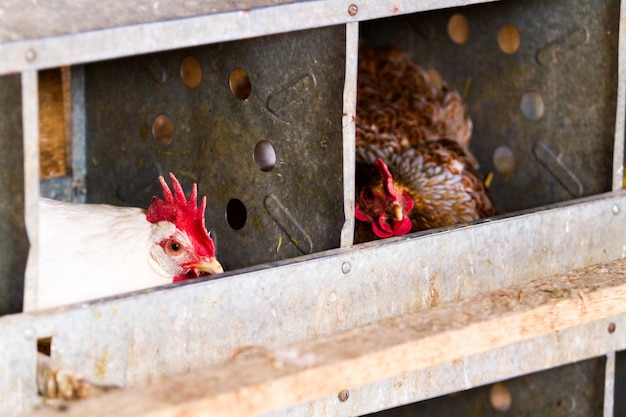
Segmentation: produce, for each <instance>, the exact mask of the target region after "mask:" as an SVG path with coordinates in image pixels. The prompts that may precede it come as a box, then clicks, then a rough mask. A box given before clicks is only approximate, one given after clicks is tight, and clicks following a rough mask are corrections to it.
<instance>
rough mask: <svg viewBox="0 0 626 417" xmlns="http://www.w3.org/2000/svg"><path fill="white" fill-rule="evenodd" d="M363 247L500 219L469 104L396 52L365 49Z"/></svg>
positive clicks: (359, 209)
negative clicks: (478, 158)
mask: <svg viewBox="0 0 626 417" xmlns="http://www.w3.org/2000/svg"><path fill="white" fill-rule="evenodd" d="M359 52H360V58H359V73H358V93H357V114H356V116H357V117H356V147H357V152H356V161H357V165H356V207H355V217H356V219H357V222H356V226H355V242H356V243H359V242H364V241H368V240H373V239H377V238H385V237H390V236H398V235H403V234H406V233H409V232H415V231H419V230H425V229H431V228H436V227H442V226H449V225H452V224H456V223H462V222H467V221H472V220H477V219H480V218H484V217H488V216H492V215H494V214H495V209H494V206H493V204H492V203H491V200H490V199H489V196H488V194H487V191H486V188H485V186H484V184H483V182H482V181H481V180H480V179H479V178H478V176H477V174H476V172H475V170H474V168H475V165H476V163H475V159H474V158H473V156H472V155H471V154H470V153H469V150H468V149H467V147H468V145H469V140H470V137H471V133H472V121H471V119H470V118H469V115H468V113H467V110H466V109H465V106H464V104H463V100H462V98H461V96H460V95H459V94H458V93H457V92H456V91H455V90H453V89H452V88H451V87H449V86H448V85H447V84H445V83H442V85H441V86H438V85H436V84H435V83H433V82H432V81H431V80H430V77H429V75H428V74H427V73H426V72H425V71H423V70H422V69H421V68H420V67H419V66H418V65H416V64H415V63H413V62H411V60H410V58H409V57H408V56H407V55H406V54H404V53H403V52H401V51H399V50H398V49H395V48H380V49H377V48H372V47H368V46H364V45H362V46H361V48H360V51H359Z"/></svg>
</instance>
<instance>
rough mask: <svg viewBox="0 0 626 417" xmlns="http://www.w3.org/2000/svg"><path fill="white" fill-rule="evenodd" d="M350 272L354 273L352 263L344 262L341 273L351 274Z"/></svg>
mask: <svg viewBox="0 0 626 417" xmlns="http://www.w3.org/2000/svg"><path fill="white" fill-rule="evenodd" d="M350 271H352V264H350V262H344V263H342V264H341V272H343V273H344V274H349V273H350Z"/></svg>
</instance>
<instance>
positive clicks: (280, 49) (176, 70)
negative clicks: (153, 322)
mask: <svg viewBox="0 0 626 417" xmlns="http://www.w3.org/2000/svg"><path fill="white" fill-rule="evenodd" d="M188 57H192V58H193V59H195V60H196V61H195V62H197V63H198V65H199V68H200V71H201V76H202V78H201V80H200V82H199V85H197V86H196V87H193V88H192V87H188V86H187V85H185V83H184V81H183V79H182V77H181V71H182V69H181V66H184V65H183V64H181V63H183V61H184V60H185V59H186V58H188ZM344 68H345V28H344V27H342V26H339V27H337V26H335V27H329V28H322V29H316V30H311V31H302V32H293V33H289V34H285V35H275V36H271V37H265V38H258V39H252V40H246V41H240V42H236V43H223V44H217V45H211V46H205V47H199V48H194V49H187V50H179V51H174V52H168V53H164V54H159V55H146V56H140V57H136V58H129V59H124V60H117V61H108V62H105V63H96V64H90V65H87V66H86V68H85V91H86V93H85V94H86V109H87V113H86V126H87V129H86V132H87V158H86V159H87V201H88V202H97V203H103V202H107V203H115V204H125V205H132V206H138V207H147V206H148V205H149V204H150V200H151V198H152V196H154V195H161V190H160V186H159V185H158V182H157V177H158V175H164V174H165V175H166V174H167V172H169V171H171V172H174V173H175V174H176V175H177V177H178V179H179V180H180V181H181V183H182V184H183V187H186V188H187V189H188V190H189V189H190V188H191V185H192V183H193V182H197V183H198V185H199V191H200V193H201V194H206V195H207V196H208V204H207V214H206V218H207V227H208V228H209V229H211V230H212V231H213V233H214V236H215V239H216V244H217V247H218V258H219V259H220V262H222V264H223V265H224V267H225V268H226V269H227V270H232V269H234V268H241V267H246V266H250V265H255V264H259V263H262V262H269V261H273V260H279V259H286V258H293V257H295V256H299V255H303V254H309V253H313V252H319V251H321V250H326V249H330V248H336V247H339V244H340V235H341V228H342V226H343V223H344V213H343V179H342V178H343V168H342V155H343V152H342V150H343V139H342V124H341V123H342V119H341V117H342V116H341V114H342V88H343V83H344ZM235 70H238V71H241V70H243V71H245V72H246V73H247V77H248V78H247V79H248V80H249V86H246V91H240V92H238V91H237V88H238V87H236V86H235V84H236V82H237V80H236V79H237V77H235V76H234V75H236V74H239V73H235V74H233V71H235ZM240 74H241V75H239V76H241V77H243V78H242V79H245V77H246V76H244V75H243V73H240ZM229 77H230V81H231V82H230V85H231V86H232V88H229ZM188 81H189V80H188ZM131 87H132V88H131ZM231 90H232V91H231ZM243 92H245V93H248V94H249V96H247V98H245V99H238V98H237V97H236V96H235V94H236V93H237V94H238V93H243ZM158 117H165V119H164V120H167V121H169V122H166V123H171V128H172V129H173V133H172V135H171V137H170V139H169V140H171V144H164V142H163V141H162V142H159V140H158V139H155V138H156V137H158V136H159V134H158V133H157V134H156V136H155V134H154V129H155V123H157V122H156V120H157V118H158ZM257 151H259V152H258V153H256V152H257ZM266 152H267V153H269V156H268V155H265V153H266ZM255 153H256V154H255ZM272 153H275V157H274V159H275V165H274V166H272V164H271V162H272V161H271V159H272V158H271V157H270V156H271V154H272ZM268 158H269V159H268ZM266 163H268V164H269V165H268V166H267V167H266V166H265V164H266Z"/></svg>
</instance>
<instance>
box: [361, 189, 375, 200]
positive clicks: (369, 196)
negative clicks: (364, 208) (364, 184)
mask: <svg viewBox="0 0 626 417" xmlns="http://www.w3.org/2000/svg"><path fill="white" fill-rule="evenodd" d="M361 198H362V199H363V200H364V201H372V200H374V193H373V192H372V190H370V189H369V188H366V189H365V190H363V191H362V192H361Z"/></svg>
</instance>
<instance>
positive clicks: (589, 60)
mask: <svg viewBox="0 0 626 417" xmlns="http://www.w3.org/2000/svg"><path fill="white" fill-rule="evenodd" d="M619 7H620V4H619V2H618V1H551V2H542V1H525V2H513V1H502V2H494V3H489V4H481V5H474V6H471V7H467V8H463V9H457V10H455V11H451V10H443V11H432V12H427V13H420V14H413V15H406V16H401V17H394V18H388V19H383V20H377V21H370V22H365V23H363V24H362V29H361V34H362V37H363V38H365V39H367V40H368V41H369V42H371V43H376V44H386V43H390V44H392V45H396V46H398V47H399V48H400V49H402V50H405V51H407V52H408V53H409V54H410V55H411V57H412V58H413V59H414V60H415V62H417V63H419V64H420V65H421V66H423V67H424V68H425V69H431V68H432V69H434V70H436V71H437V72H438V73H439V74H440V75H441V77H442V78H443V79H444V80H446V81H447V82H449V83H450V84H451V85H452V86H453V87H455V88H456V89H457V90H458V91H460V92H462V94H463V95H464V97H465V98H466V100H467V105H468V108H469V112H470V115H471V117H472V120H473V122H474V130H473V134H472V141H471V146H470V148H471V150H472V152H473V153H474V155H475V156H476V157H477V158H478V159H479V161H480V165H481V171H482V173H483V174H484V175H487V173H489V172H492V173H494V177H493V181H492V182H491V186H490V191H491V195H492V196H493V199H494V201H495V204H496V207H497V208H498V211H499V213H510V212H514V211H518V210H523V209H528V208H533V207H538V206H543V205H546V204H552V203H557V202H560V201H565V200H570V199H572V198H579V197H582V196H588V195H593V194H599V193H602V192H606V191H610V190H611V185H612V168H613V143H614V139H615V133H614V126H615V114H616V106H617V74H618V71H617V46H618V34H619ZM455 24H456V25H457V26H454V25H455ZM507 36H508V37H507Z"/></svg>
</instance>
